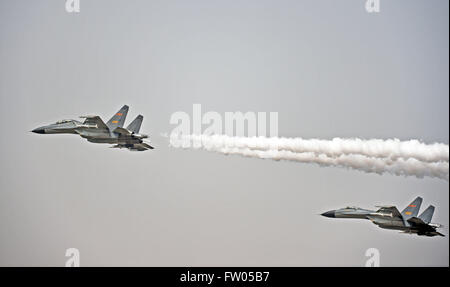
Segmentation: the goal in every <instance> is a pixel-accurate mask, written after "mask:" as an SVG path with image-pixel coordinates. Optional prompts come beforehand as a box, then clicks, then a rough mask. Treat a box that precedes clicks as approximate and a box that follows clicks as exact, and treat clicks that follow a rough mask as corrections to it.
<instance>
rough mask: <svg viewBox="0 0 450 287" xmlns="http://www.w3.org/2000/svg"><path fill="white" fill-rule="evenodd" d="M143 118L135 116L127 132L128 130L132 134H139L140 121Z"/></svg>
mask: <svg viewBox="0 0 450 287" xmlns="http://www.w3.org/2000/svg"><path fill="white" fill-rule="evenodd" d="M143 119H144V117H143V116H142V115H139V116H137V117H136V118H135V119H134V120H133V121H132V122H131V123H130V124H129V125H128V127H127V130H129V131H130V132H132V133H135V134H137V133H139V130H140V129H141V124H142V120H143Z"/></svg>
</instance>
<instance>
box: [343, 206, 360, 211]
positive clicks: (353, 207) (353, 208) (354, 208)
mask: <svg viewBox="0 0 450 287" xmlns="http://www.w3.org/2000/svg"><path fill="white" fill-rule="evenodd" d="M344 209H351V210H356V209H358V207H356V206H347V207H346V208H344Z"/></svg>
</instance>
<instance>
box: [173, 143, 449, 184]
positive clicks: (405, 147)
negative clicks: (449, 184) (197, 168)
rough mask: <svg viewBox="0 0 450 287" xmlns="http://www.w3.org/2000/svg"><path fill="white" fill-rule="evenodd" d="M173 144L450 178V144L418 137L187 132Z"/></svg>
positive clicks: (215, 150) (407, 174) (245, 154)
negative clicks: (345, 136)
mask: <svg viewBox="0 0 450 287" xmlns="http://www.w3.org/2000/svg"><path fill="white" fill-rule="evenodd" d="M170 142H171V146H174V147H178V146H179V145H180V143H181V144H182V147H192V146H193V147H194V148H203V149H205V150H208V151H214V152H219V153H223V154H237V155H242V156H246V157H256V158H264V159H273V160H290V161H298V162H305V163H317V164H319V165H321V166H339V167H347V168H352V169H357V170H361V171H365V172H374V173H378V174H382V173H385V172H388V173H391V174H394V175H404V176H416V177H419V178H422V177H424V176H429V177H437V178H441V179H446V180H448V178H449V147H448V145H446V144H440V143H434V144H425V143H421V142H419V141H417V140H410V141H400V140H398V139H389V140H380V139H371V140H363V139H340V138H334V139H332V140H318V139H310V140H305V139H301V138H265V137H230V136H226V135H211V136H207V135H188V136H182V137H181V138H180V137H173V136H172V137H171V138H170Z"/></svg>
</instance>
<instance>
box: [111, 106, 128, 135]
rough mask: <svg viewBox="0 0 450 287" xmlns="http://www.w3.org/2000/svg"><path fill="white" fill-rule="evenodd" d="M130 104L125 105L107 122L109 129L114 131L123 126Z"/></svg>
mask: <svg viewBox="0 0 450 287" xmlns="http://www.w3.org/2000/svg"><path fill="white" fill-rule="evenodd" d="M127 113H128V106H127V105H124V106H123V107H122V108H121V109H120V110H119V111H118V112H117V113H116V114H115V115H114V116H112V118H111V119H109V121H108V122H107V123H106V125H107V126H108V128H109V130H111V131H113V130H115V129H116V128H117V127H123V124H124V123H125V118H126V117H127Z"/></svg>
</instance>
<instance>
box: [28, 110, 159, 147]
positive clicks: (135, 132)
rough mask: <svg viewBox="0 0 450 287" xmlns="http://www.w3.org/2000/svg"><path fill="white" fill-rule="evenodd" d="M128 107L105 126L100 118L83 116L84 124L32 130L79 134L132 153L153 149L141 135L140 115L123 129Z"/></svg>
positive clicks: (64, 123) (65, 122)
mask: <svg viewBox="0 0 450 287" xmlns="http://www.w3.org/2000/svg"><path fill="white" fill-rule="evenodd" d="M127 113H128V106H127V105H125V106H123V107H122V108H121V109H120V110H119V111H118V112H117V113H115V114H114V116H112V118H111V119H110V120H109V121H108V122H107V123H106V124H105V123H104V122H103V121H102V119H101V118H100V117H99V116H82V117H80V118H84V119H85V120H84V122H79V121H76V120H61V121H57V122H56V123H54V124H51V125H47V126H42V127H39V128H36V129H34V130H32V132H34V133H38V134H78V135H80V136H81V137H83V138H85V139H87V140H88V141H89V142H92V143H108V144H115V145H114V146H112V148H127V149H129V150H132V151H144V150H148V149H153V147H152V146H150V145H148V144H147V143H145V142H144V141H143V139H146V138H148V136H147V135H144V134H139V129H140V128H141V124H142V120H143V119H144V117H143V116H142V115H138V116H137V117H136V118H135V119H134V120H133V121H132V122H131V123H130V124H129V125H128V126H127V128H123V124H124V123H125V118H126V117H127Z"/></svg>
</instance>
